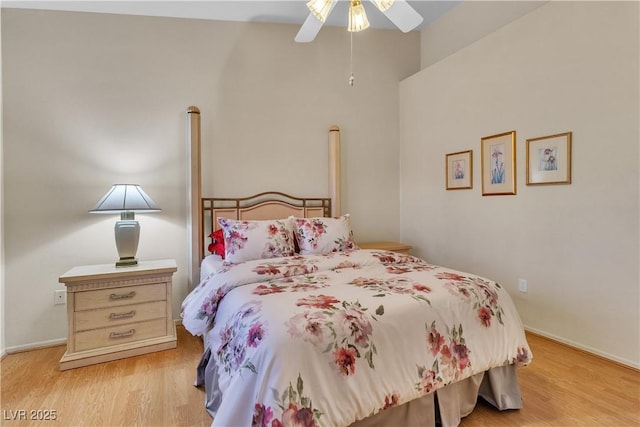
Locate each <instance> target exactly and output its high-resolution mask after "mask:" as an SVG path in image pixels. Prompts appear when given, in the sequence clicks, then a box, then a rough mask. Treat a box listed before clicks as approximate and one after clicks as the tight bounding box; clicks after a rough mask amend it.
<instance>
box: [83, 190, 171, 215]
mask: <svg viewBox="0 0 640 427" xmlns="http://www.w3.org/2000/svg"><path fill="white" fill-rule="evenodd" d="M159 211H160V208H159V207H158V206H157V205H156V203H155V202H154V201H153V200H151V197H149V196H148V195H147V193H145V192H144V190H142V188H140V186H139V185H136V184H115V185H114V186H113V187H111V189H110V190H109V191H108V192H107V194H105V195H104V196H103V197H102V199H100V200H99V201H98V203H96V205H95V207H94V208H93V209H91V210H90V211H89V212H91V213H106V214H113V213H121V212H135V213H142V212H159Z"/></svg>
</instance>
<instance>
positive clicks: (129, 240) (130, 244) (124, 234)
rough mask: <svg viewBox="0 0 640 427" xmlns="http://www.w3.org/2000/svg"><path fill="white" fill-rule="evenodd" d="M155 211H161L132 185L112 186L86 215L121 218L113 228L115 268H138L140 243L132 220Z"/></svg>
mask: <svg viewBox="0 0 640 427" xmlns="http://www.w3.org/2000/svg"><path fill="white" fill-rule="evenodd" d="M158 211H160V208H158V206H157V205H156V203H155V202H154V201H153V200H151V197H149V196H148V195H147V193H145V192H144V191H143V190H142V188H140V186H139V185H135V184H115V185H114V186H113V187H111V190H109V191H108V192H107V194H105V195H104V197H102V199H100V200H99V201H98V203H96V206H95V207H94V208H93V209H91V210H90V211H89V212H91V213H105V214H114V213H119V214H120V221H117V222H116V225H115V228H114V232H115V237H116V248H117V249H118V255H120V260H118V261H117V262H116V267H132V266H135V265H137V264H138V260H137V259H136V252H137V251H138V241H139V239H140V224H138V221H136V220H135V214H136V213H149V212H158Z"/></svg>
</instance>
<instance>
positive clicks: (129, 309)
mask: <svg viewBox="0 0 640 427" xmlns="http://www.w3.org/2000/svg"><path fill="white" fill-rule="evenodd" d="M166 313H167V303H166V301H154V302H146V303H143V304H132V305H123V306H118V307H108V308H99V309H96V310H85V311H78V312H76V313H75V330H76V332H80V331H86V330H89V329H97V328H104V327H107V326H118V325H122V324H125V323H133V322H144V321H146V320H152V319H158V318H162V317H165V316H166Z"/></svg>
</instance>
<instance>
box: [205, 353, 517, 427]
mask: <svg viewBox="0 0 640 427" xmlns="http://www.w3.org/2000/svg"><path fill="white" fill-rule="evenodd" d="M217 382H218V378H217V372H216V367H215V363H214V362H213V359H212V358H211V350H210V349H207V350H206V351H205V352H204V354H203V355H202V358H201V359H200V363H199V364H198V368H197V377H196V384H195V385H196V386H198V387H204V389H205V408H206V409H207V411H208V412H209V414H210V415H211V416H212V417H213V416H214V415H215V410H216V408H218V407H219V406H220V403H221V401H222V393H221V392H220V391H219V390H218V387H217ZM478 397H482V398H483V399H484V400H486V401H487V402H488V403H490V404H491V405H493V406H494V407H495V408H497V409H499V410H506V409H520V408H522V396H521V394H520V386H519V384H518V377H517V375H516V367H515V365H507V366H500V367H497V368H492V369H489V370H488V371H485V372H481V373H479V374H476V375H474V376H472V377H469V378H467V379H465V380H462V381H459V382H457V383H452V384H449V385H447V386H446V387H443V388H441V389H438V390H436V391H435V392H433V393H430V394H428V395H426V396H424V397H421V398H420V399H416V400H413V401H411V402H408V403H405V404H404V405H400V406H396V407H392V408H388V409H386V410H384V411H382V412H379V413H378V414H376V415H374V416H372V417H369V418H365V419H363V420H359V421H356V422H355V423H353V424H351V425H350V426H349V427H380V426H390V425H401V426H406V427H410V426H416V427H417V426H420V427H435V426H436V425H438V426H442V427H450V426H457V425H459V424H460V420H461V419H462V418H463V417H466V416H467V415H469V414H470V413H471V412H472V411H473V409H474V408H475V406H476V402H477V400H478Z"/></svg>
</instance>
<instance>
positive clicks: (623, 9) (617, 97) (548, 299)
mask: <svg viewBox="0 0 640 427" xmlns="http://www.w3.org/2000/svg"><path fill="white" fill-rule="evenodd" d="M638 6H639V4H638V3H637V2H619V3H617V2H550V3H548V4H546V5H544V6H541V7H539V8H538V9H535V10H533V11H532V12H531V13H529V14H528V15H526V16H524V17H522V18H521V19H519V20H517V21H515V22H513V23H511V24H509V25H507V26H504V27H503V28H501V29H499V30H498V31H496V32H494V33H492V34H490V35H488V36H486V37H485V38H483V39H481V40H479V41H477V42H475V43H474V44H472V45H470V46H468V47H466V48H464V49H462V50H460V51H458V52H457V53H455V54H453V55H451V56H448V57H447V58H446V59H444V60H442V61H440V62H437V63H435V64H433V65H431V66H430V67H427V68H426V69H424V70H423V71H421V72H420V73H418V74H416V75H414V76H412V77H410V78H408V79H406V80H405V81H403V82H402V83H401V85H400V99H401V101H400V120H401V121H400V129H401V130H400V135H401V137H400V140H401V142H400V189H401V196H400V197H401V236H402V238H403V239H404V240H405V241H407V242H408V243H411V244H413V245H415V246H416V247H417V253H418V254H419V255H421V256H423V257H425V258H426V259H427V260H430V261H431V262H433V263H436V264H442V265H448V266H451V267H454V268H458V269H460V270H465V271H471V272H475V273H478V274H481V275H484V276H487V277H490V278H494V279H495V280H497V281H498V282H500V283H501V284H502V285H503V286H505V288H506V289H507V290H508V291H509V293H510V294H511V295H512V296H513V297H514V299H515V302H516V304H517V306H518V309H519V311H520V313H521V316H522V319H523V321H524V323H525V324H526V326H527V327H528V328H529V329H531V330H534V331H537V332H540V333H542V334H545V335H548V336H551V337H555V338H558V339H560V340H563V341H565V342H568V343H571V344H573V345H577V346H579V347H582V348H585V349H588V350H590V351H594V352H596V353H599V354H602V355H605V356H607V357H611V358H613V359H616V360H619V361H621V362H623V363H626V364H629V365H632V366H636V367H638V366H640V352H639V345H640V344H639V337H640V331H639V324H640V322H639V320H640V319H639V314H638V313H639V312H640V310H639V307H640V296H639V282H640V278H639V272H638V262H639V248H638V246H639V239H638V236H639V233H640V231H639V223H638V222H639V208H638V200H639V182H638V181H639V171H638V169H639V149H638V148H639V147H638V146H639V144H638V142H639V140H640V135H639V114H640V111H639V85H638V75H639V66H638V62H639V37H638V35H639V34H638V32H639V23H638V16H639V13H638V12H639V8H638ZM455 11H456V9H454V10H452V12H451V13H455ZM510 130H516V131H517V182H518V185H517V191H518V194H517V195H515V196H494V197H483V196H482V195H481V194H482V192H481V175H480V138H481V137H483V136H488V135H493V134H496V133H500V132H505V131H510ZM565 131H572V132H573V138H574V144H573V157H572V158H573V174H572V175H573V182H572V184H571V185H559V186H526V185H525V182H526V180H525V159H526V153H525V140H526V139H527V138H533V137H538V136H543V135H549V134H554V133H558V132H565ZM468 149H473V154H474V174H473V178H474V188H473V189H472V190H460V191H445V189H444V176H445V171H444V166H445V163H444V159H445V154H447V153H451V152H456V151H462V150H468ZM518 278H525V279H527V280H528V285H529V291H528V293H519V292H518V286H517V282H518ZM534 358H535V354H534Z"/></svg>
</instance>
